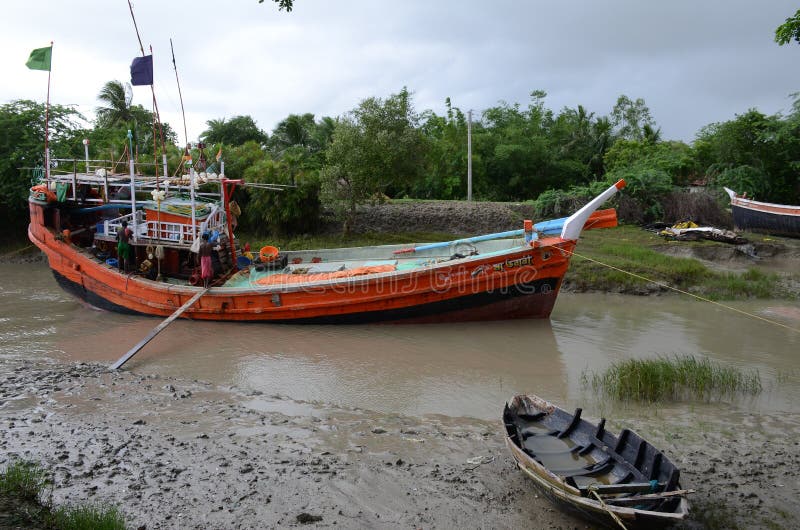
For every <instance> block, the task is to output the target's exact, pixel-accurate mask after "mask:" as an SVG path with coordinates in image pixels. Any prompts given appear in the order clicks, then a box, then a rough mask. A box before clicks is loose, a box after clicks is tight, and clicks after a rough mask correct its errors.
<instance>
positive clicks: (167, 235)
mask: <svg viewBox="0 0 800 530" xmlns="http://www.w3.org/2000/svg"><path fill="white" fill-rule="evenodd" d="M123 221H127V223H128V227H129V228H131V227H132V226H133V214H132V213H130V214H127V215H122V216H120V217H117V218H114V219H107V220H106V221H104V222H103V234H102V235H103V236H104V239H112V240H116V238H117V234H118V233H119V231H120V230H122V222H123ZM136 226H137V232H138V233H137V234H135V240H136V242H139V243H141V242H143V241H145V242H153V243H159V242H160V243H165V244H169V245H178V246H190V245H191V244H192V243H194V239H195V232H194V230H193V227H192V224H191V223H175V222H166V221H161V222H159V221H158V220H157V219H147V218H146V217H145V214H144V212H142V211H137V212H136ZM225 226H226V225H225V214H224V212H223V211H222V209H221V208H219V207H217V205H212V211H211V214H209V215H208V217H207V218H206V219H205V220H204V221H203V222H202V223H200V224H199V225H198V226H197V233H198V234H202V233H204V232H209V231H214V230H216V231H218V232H220V233H222V232H223V231H224V230H225Z"/></svg>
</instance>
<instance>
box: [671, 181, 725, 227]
mask: <svg viewBox="0 0 800 530" xmlns="http://www.w3.org/2000/svg"><path fill="white" fill-rule="evenodd" d="M726 197H727V196H726ZM661 204H662V206H663V208H664V218H663V221H664V222H666V223H669V224H675V223H679V222H681V221H687V220H688V221H694V222H695V223H697V224H699V225H709V226H715V227H718V228H731V227H732V226H733V219H732V218H731V215H730V213H728V212H727V211H726V210H725V209H723V208H722V206H720V202H719V196H715V195H714V194H712V193H710V192H708V191H700V192H688V191H682V190H675V191H673V192H671V193H669V194H667V195H666V196H665V197H664V199H663V200H662V202H661Z"/></svg>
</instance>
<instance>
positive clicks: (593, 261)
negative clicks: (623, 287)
mask: <svg viewBox="0 0 800 530" xmlns="http://www.w3.org/2000/svg"><path fill="white" fill-rule="evenodd" d="M559 250H560V251H561V252H566V253H569V254H571V255H572V256H578V257H579V258H583V259H585V260H587V261H591V262H592V263H597V264H598V265H602V266H603V267H608V268H609V269H613V270H615V271H617V272H621V273H623V274H627V275H629V276H633V277H634V278H638V279H640V280H644V281H646V282H650V283H654V284H656V285H658V286H660V287H664V288H665V289H670V290H672V291H675V292H678V293H681V294H685V295H688V296H691V297H692V298H696V299H698V300H700V301H703V302H708V303H709V304H714V305H716V306H719V307H722V308H724V309H728V310H730V311H734V312H736V313H740V314H742V315H745V316H748V317H751V318H754V319H756V320H761V321H763V322H767V323H768V324H773V325H775V326H780V327H782V328H785V329H788V330H789V331H793V332H795V333H800V329H797V328H793V327H791V326H787V325H786V324H783V323H781V322H777V321H775V320H771V319H769V318H765V317H762V316H760V315H756V314H754V313H749V312H747V311H744V310H742V309H737V308H735V307H732V306H729V305H725V304H722V303H720V302H716V301H714V300H711V299H709V298H705V297H703V296H700V295H696V294H694V293H690V292H689V291H684V290H683V289H678V288H677V287H673V286H671V285H668V284H666V283H664V282H659V281H657V280H653V279H651V278H647V277H645V276H642V275H641V274H636V273H634V272H630V271H626V270H624V269H620V268H619V267H615V266H613V265H609V264H608V263H603V262H602V261H599V260H596V259H593V258H590V257H588V256H583V255H581V254H578V253H577V252H574V251H573V252H570V251H569V250H566V249H563V248H562V249H559Z"/></svg>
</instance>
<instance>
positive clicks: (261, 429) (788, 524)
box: [0, 359, 800, 529]
mask: <svg viewBox="0 0 800 530" xmlns="http://www.w3.org/2000/svg"><path fill="white" fill-rule="evenodd" d="M0 369H2V375H0V381H1V382H2V384H1V385H0V389H1V390H0V425H2V429H0V448H2V451H0V467H3V466H4V465H5V464H6V463H7V462H8V461H10V460H11V459H12V458H23V459H28V460H34V461H37V462H40V463H41V464H42V465H43V466H44V467H45V468H47V469H49V470H50V471H52V473H53V479H54V485H53V500H54V501H55V502H56V503H57V504H61V503H65V502H106V503H111V504H114V505H117V506H119V507H120V508H121V510H122V511H123V513H125V514H126V516H127V520H128V522H129V523H130V525H131V527H132V528H148V529H152V528H279V527H287V526H302V525H304V524H311V525H315V526H317V527H336V528H365V527H368V528H587V526H586V525H585V524H584V523H583V522H582V521H580V520H578V519H574V518H573V517H571V516H569V515H565V514H563V513H562V512H559V511H557V510H555V509H554V508H553V507H552V506H551V505H550V504H549V503H548V502H546V501H545V500H544V499H542V498H540V497H539V496H537V495H536V493H535V492H534V491H533V490H531V489H530V484H529V482H528V481H527V479H525V477H524V476H523V474H522V473H521V472H519V471H518V470H516V468H515V467H514V464H513V461H512V460H511V457H510V456H509V454H508V452H507V450H506V449H505V447H504V446H503V440H502V436H501V434H500V433H501V426H500V425H499V424H498V423H496V422H484V421H479V420H475V419H464V418H449V417H444V416H441V417H425V418H411V417H405V416H399V415H386V414H378V413H373V412H370V411H367V410H360V409H353V410H348V409H342V408H336V407H331V406H328V405H326V404H320V403H296V402H293V401H289V400H285V399H281V398H279V397H268V396H264V395H254V394H250V395H245V394H243V393H241V392H240V391H238V390H237V389H233V388H215V387H214V386H212V385H210V384H207V383H203V382H198V381H181V380H176V379H166V378H158V377H152V376H140V375H137V374H134V373H130V372H127V371H123V372H119V373H109V372H107V371H106V369H105V367H103V366H98V365H87V364H77V365H64V364H54V363H41V362H36V363H34V362H26V361H19V360H9V359H5V360H0ZM501 407H502V404H498V416H499V414H500V408H501ZM793 420H794V421H795V427H794V432H790V433H787V432H785V429H786V427H785V425H781V426H778V425H774V426H772V427H770V428H771V429H773V430H782V431H783V432H784V434H786V435H790V437H789V439H787V436H778V435H776V436H775V437H774V438H772V437H770V435H769V434H756V435H754V434H753V433H754V432H757V433H760V432H762V431H763V429H761V428H760V427H759V428H758V429H755V428H754V427H755V426H754V425H750V426H749V427H748V428H747V429H746V430H745V431H743V432H734V433H727V434H726V433H723V432H718V431H715V430H713V429H712V430H708V431H706V430H703V429H696V428H689V427H687V428H686V429H685V430H684V431H682V432H677V431H675V429H674V427H670V428H669V430H668V431H666V430H665V431H664V432H662V431H661V430H659V428H658V427H657V425H658V422H655V424H654V425H649V426H648V425H642V426H637V425H634V427H636V428H640V427H641V429H640V430H641V431H642V432H647V433H648V434H649V433H653V434H654V436H655V437H656V439H654V440H653V441H655V442H656V443H663V444H664V449H666V450H667V451H668V453H669V454H671V455H676V458H675V460H676V461H678V462H679V465H681V466H682V467H683V468H684V480H683V482H684V484H683V485H684V487H691V488H696V489H698V490H699V491H698V493H697V494H696V495H695V497H694V498H693V499H692V500H693V501H694V504H695V506H696V507H697V509H696V511H695V513H696V515H697V517H699V519H698V520H696V521H695V522H693V523H690V524H689V525H687V526H688V527H695V528H698V527H706V526H707V527H718V528H719V527H727V528H732V527H734V526H733V525H735V524H739V525H740V527H741V528H758V527H762V528H776V527H777V528H781V527H782V528H792V527H796V524H797V521H798V512H799V511H800V508H798V503H797V501H796V499H797V498H798V495H799V494H800V486H799V485H798V479H797V477H796V476H795V473H794V470H796V469H797V467H798V464H800V450H799V449H798V445H797V442H795V441H794V440H798V439H800V437H798V430H800V429H798V427H797V424H800V421H798V420H797V418H793ZM755 421H761V420H757V419H756V418H753V417H749V416H748V417H743V422H744V423H743V425H747V424H748V422H751V423H752V422H755ZM767 431H768V432H771V431H770V429H767ZM687 444H688V446H687ZM731 447H732V448H733V451H730V452H729V451H728V450H727V448H731ZM715 521H717V522H720V521H721V522H722V526H719V525H716V524H715V523H714V522H715ZM770 523H775V526H773V525H772V524H770Z"/></svg>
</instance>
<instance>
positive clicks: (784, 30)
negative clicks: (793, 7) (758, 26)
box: [775, 9, 800, 46]
mask: <svg viewBox="0 0 800 530" xmlns="http://www.w3.org/2000/svg"><path fill="white" fill-rule="evenodd" d="M791 41H795V42H797V43H800V9H798V10H797V12H796V13H795V14H794V15H793V16H791V17H789V18H787V19H786V22H784V23H783V24H781V25H780V26H778V27H777V29H776V30H775V42H777V43H778V44H780V45H781V46H783V45H784V44H788V43H789V42H791Z"/></svg>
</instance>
